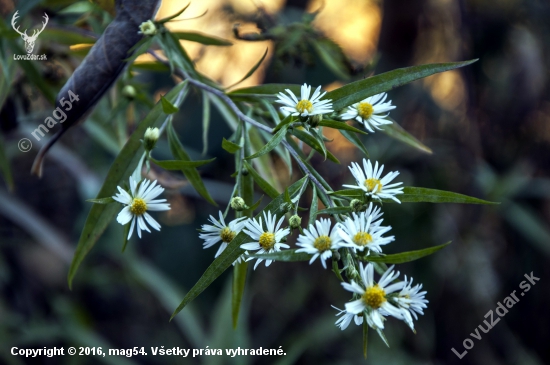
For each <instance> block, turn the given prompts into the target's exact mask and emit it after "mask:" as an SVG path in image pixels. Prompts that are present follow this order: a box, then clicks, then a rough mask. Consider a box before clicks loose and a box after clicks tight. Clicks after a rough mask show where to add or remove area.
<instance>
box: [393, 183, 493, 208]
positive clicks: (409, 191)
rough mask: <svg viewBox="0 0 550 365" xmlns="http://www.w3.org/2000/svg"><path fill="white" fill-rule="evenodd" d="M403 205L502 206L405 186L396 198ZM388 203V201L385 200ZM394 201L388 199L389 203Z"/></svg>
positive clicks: (451, 193) (463, 196) (448, 193)
mask: <svg viewBox="0 0 550 365" xmlns="http://www.w3.org/2000/svg"><path fill="white" fill-rule="evenodd" d="M396 197H397V199H399V200H400V201H401V202H402V203H462V204H500V203H497V202H490V201H487V200H482V199H478V198H474V197H471V196H468V195H463V194H458V193H453V192H450V191H444V190H436V189H427V188H416V187H413V186H405V187H404V188H403V194H399V195H397V196H396ZM384 201H386V200H384ZM391 201H393V200H391V199H388V200H387V202H391Z"/></svg>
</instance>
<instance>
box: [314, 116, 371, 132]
mask: <svg viewBox="0 0 550 365" xmlns="http://www.w3.org/2000/svg"><path fill="white" fill-rule="evenodd" d="M319 125H320V126H322V127H329V128H334V129H340V130H342V129H343V130H346V131H350V132H355V133H360V134H365V135H366V134H368V133H367V132H365V131H362V130H360V129H357V128H355V127H353V126H351V125H349V124H348V123H346V122H339V121H336V120H330V119H323V120H322V121H320V122H319Z"/></svg>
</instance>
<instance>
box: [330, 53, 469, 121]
mask: <svg viewBox="0 0 550 365" xmlns="http://www.w3.org/2000/svg"><path fill="white" fill-rule="evenodd" d="M476 61H477V59H476V60H470V61H464V62H449V63H433V64H428V65H421V66H413V67H407V68H399V69H397V70H393V71H389V72H385V73H383V74H380V75H376V76H371V77H369V78H367V79H364V80H359V81H355V82H352V83H350V84H347V85H345V86H342V87H341V88H339V89H336V90H333V91H331V92H329V93H327V94H326V95H325V99H332V103H333V109H334V110H341V109H344V108H345V107H347V106H349V105H351V104H354V103H358V102H360V101H361V100H363V99H365V98H367V97H369V96H372V95H376V94H380V93H381V92H385V91H389V90H391V89H395V88H396V87H399V86H402V85H405V84H408V83H409V82H412V81H415V80H418V79H421V78H424V77H427V76H430V75H433V74H436V73H439V72H443V71H449V70H453V69H455V68H459V67H464V66H468V65H470V64H472V63H474V62H476Z"/></svg>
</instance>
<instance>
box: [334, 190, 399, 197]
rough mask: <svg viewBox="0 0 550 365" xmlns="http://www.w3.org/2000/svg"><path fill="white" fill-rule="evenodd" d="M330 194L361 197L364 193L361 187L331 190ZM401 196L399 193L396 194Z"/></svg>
mask: <svg viewBox="0 0 550 365" xmlns="http://www.w3.org/2000/svg"><path fill="white" fill-rule="evenodd" d="M329 194H330V195H337V196H345V197H349V198H362V197H363V196H364V195H365V192H364V191H363V190H361V189H344V190H336V191H331V192H330V193H329ZM397 196H399V197H401V195H397Z"/></svg>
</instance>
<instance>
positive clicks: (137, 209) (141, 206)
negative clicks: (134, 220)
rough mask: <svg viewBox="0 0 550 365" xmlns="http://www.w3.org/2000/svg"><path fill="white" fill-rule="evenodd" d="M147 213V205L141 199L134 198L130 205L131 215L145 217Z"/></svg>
mask: <svg viewBox="0 0 550 365" xmlns="http://www.w3.org/2000/svg"><path fill="white" fill-rule="evenodd" d="M146 211H147V203H145V200H143V199H141V198H134V200H132V205H130V213H132V214H133V215H143V213H145V212H146Z"/></svg>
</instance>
